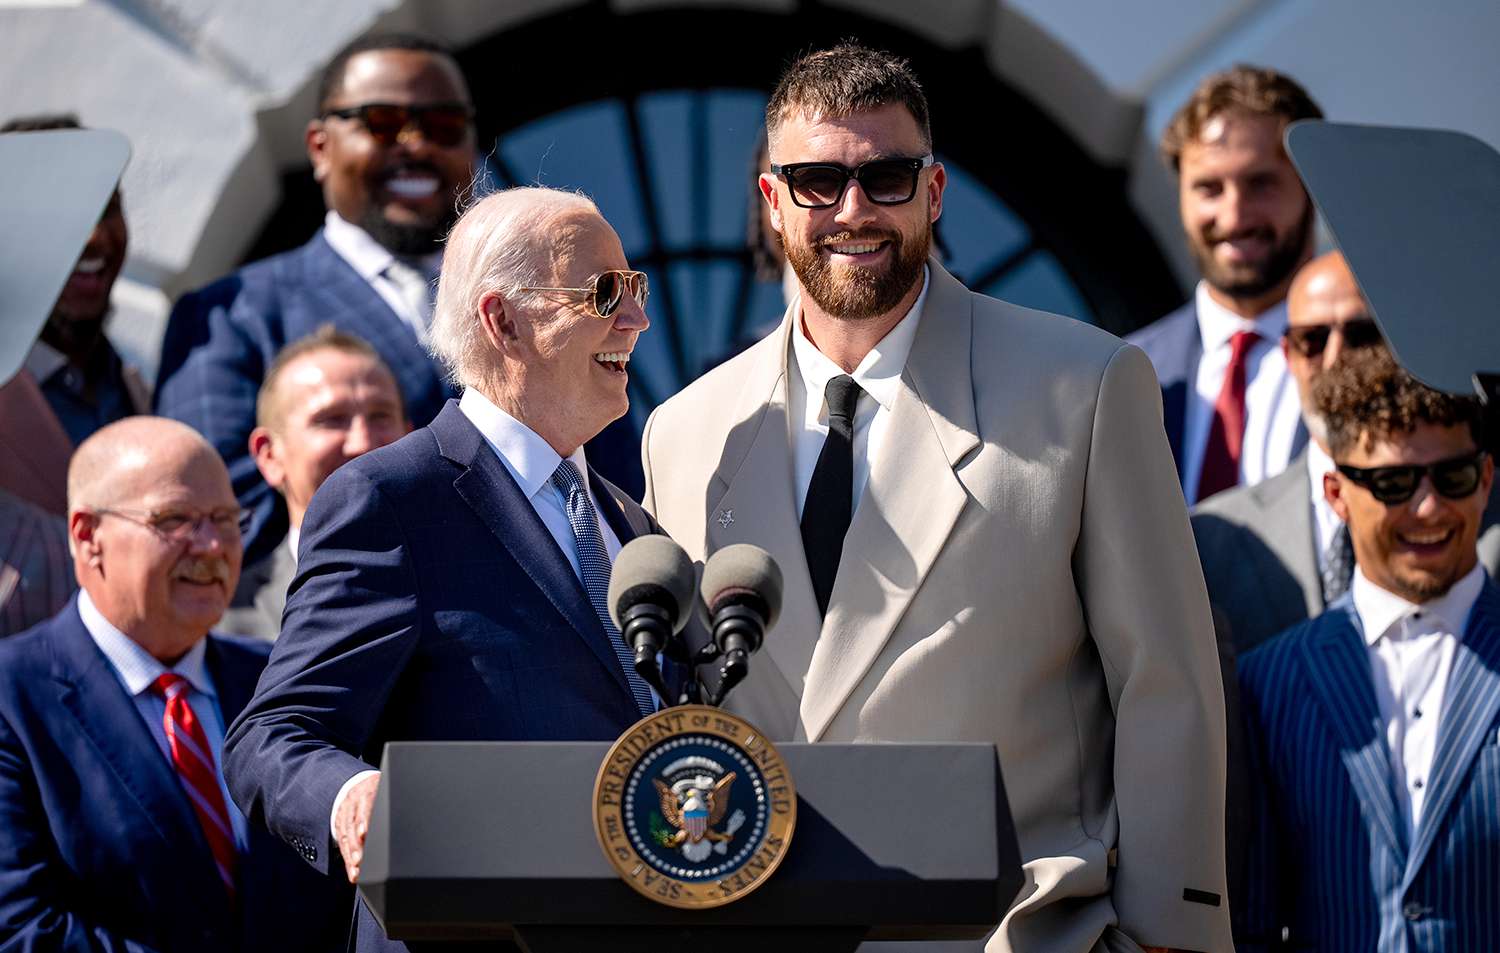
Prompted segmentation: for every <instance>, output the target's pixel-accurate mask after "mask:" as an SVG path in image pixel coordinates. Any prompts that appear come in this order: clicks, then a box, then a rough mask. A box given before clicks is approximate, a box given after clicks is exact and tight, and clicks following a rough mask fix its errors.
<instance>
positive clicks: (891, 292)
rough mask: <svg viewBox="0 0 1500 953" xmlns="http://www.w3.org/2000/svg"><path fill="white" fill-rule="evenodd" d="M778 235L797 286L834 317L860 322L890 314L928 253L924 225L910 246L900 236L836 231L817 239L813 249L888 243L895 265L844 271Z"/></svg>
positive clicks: (929, 235) (929, 242) (928, 236)
mask: <svg viewBox="0 0 1500 953" xmlns="http://www.w3.org/2000/svg"><path fill="white" fill-rule="evenodd" d="M777 237H778V238H779V239H780V240H781V247H782V249H783V250H785V251H786V259H787V261H788V262H790V263H791V266H792V270H793V271H794V272H796V274H797V279H798V280H799V281H800V282H801V283H802V287H803V289H804V290H806V291H807V293H808V294H809V295H810V296H811V297H812V299H813V301H815V302H817V304H818V307H820V308H822V309H823V310H824V311H825V312H827V313H828V314H830V315H832V316H833V317H835V318H844V319H848V320H861V319H865V318H874V317H878V316H880V315H882V314H885V313H887V312H889V311H890V310H891V309H893V308H895V307H896V305H898V304H900V303H901V299H902V298H904V297H906V294H907V292H909V291H911V289H912V287H913V286H914V285H915V284H916V283H917V281H918V279H920V278H921V276H922V266H923V265H925V264H926V263H927V255H928V253H929V252H930V251H931V249H932V227H931V226H930V225H929V226H928V227H927V229H925V230H924V231H923V232H922V233H921V234H920V235H919V236H918V237H917V238H916V240H915V241H913V242H912V243H911V245H910V247H907V245H906V243H905V242H904V241H903V240H902V237H901V234H900V233H899V232H894V231H892V232H864V233H860V234H858V235H856V234H855V233H853V232H847V231H846V232H839V233H837V234H835V235H827V236H824V237H823V238H820V239H818V241H817V242H816V243H815V244H816V245H820V246H821V245H828V244H832V243H835V242H848V241H859V240H870V241H888V242H890V244H891V250H892V252H893V253H894V254H893V257H894V259H895V260H894V261H893V262H892V263H891V265H890V266H889V267H888V268H885V269H884V270H881V269H877V268H864V267H854V268H844V269H841V270H839V271H835V270H834V269H833V268H832V267H831V266H830V265H829V263H828V259H826V258H824V257H823V256H822V255H820V254H819V253H818V249H817V248H816V247H814V245H813V244H806V245H803V244H797V243H793V242H788V241H787V240H786V236H784V235H782V234H781V233H780V232H778V233H777Z"/></svg>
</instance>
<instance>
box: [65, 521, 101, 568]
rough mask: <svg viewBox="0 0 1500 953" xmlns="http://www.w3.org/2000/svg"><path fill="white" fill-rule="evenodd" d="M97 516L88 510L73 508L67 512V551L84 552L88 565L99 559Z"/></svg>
mask: <svg viewBox="0 0 1500 953" xmlns="http://www.w3.org/2000/svg"><path fill="white" fill-rule="evenodd" d="M98 528H99V517H98V516H95V515H94V514H93V513H90V512H89V511H88V510H74V511H73V512H71V513H69V514H68V551H69V552H71V553H73V554H75V556H76V555H77V554H78V553H82V554H84V556H86V557H87V562H88V564H89V565H90V566H93V565H96V564H97V563H98V561H99V539H98V537H97V535H96V532H95V531H96V530H98Z"/></svg>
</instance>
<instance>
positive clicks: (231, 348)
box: [156, 230, 456, 564]
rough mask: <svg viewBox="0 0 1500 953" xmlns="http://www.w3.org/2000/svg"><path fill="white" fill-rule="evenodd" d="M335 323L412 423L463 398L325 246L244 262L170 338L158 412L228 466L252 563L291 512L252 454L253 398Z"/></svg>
mask: <svg viewBox="0 0 1500 953" xmlns="http://www.w3.org/2000/svg"><path fill="white" fill-rule="evenodd" d="M323 324H332V325H334V326H335V327H337V328H338V329H339V330H341V331H347V332H349V333H351V334H356V335H358V336H359V337H362V338H364V339H365V340H366V341H368V342H369V343H370V346H371V347H373V348H375V350H376V352H377V353H379V354H380V359H381V360H383V361H385V363H386V365H387V366H388V367H389V368H390V369H391V373H393V374H395V375H396V383H397V384H399V385H400V386H401V395H402V397H403V398H405V400H406V415H407V417H408V418H409V419H410V420H411V422H412V426H414V427H422V426H425V425H426V424H427V423H428V422H429V421H431V420H432V418H434V417H436V416H437V413H438V411H439V410H442V408H443V401H444V400H446V399H447V398H448V397H450V396H456V392H455V391H453V389H452V388H450V387H449V386H448V385H447V384H446V383H445V382H444V380H443V373H442V369H441V368H439V367H438V365H437V364H436V363H434V362H433V359H432V358H431V357H429V356H428V354H427V351H426V350H425V349H424V348H423V346H422V344H421V342H419V341H418V340H417V336H416V335H415V334H414V333H412V330H411V328H410V327H409V326H408V325H407V324H406V322H405V321H402V320H401V319H400V318H399V317H397V316H396V315H395V313H394V312H392V311H391V308H390V306H389V305H387V304H386V303H385V300H384V299H383V298H381V297H380V295H379V294H378V293H377V292H376V291H375V289H374V288H372V287H370V285H369V283H367V282H366V281H365V280H364V279H363V278H361V277H360V276H359V273H358V272H356V271H355V270H354V269H353V268H352V267H350V265H349V263H348V262H346V261H344V259H343V258H341V257H339V254H338V253H337V252H335V251H334V250H333V248H332V247H330V246H329V244H328V242H327V241H325V240H324V239H323V232H322V231H321V230H320V231H319V232H318V233H317V234H316V235H314V236H313V237H312V240H311V241H309V242H308V243H307V244H305V245H303V246H302V247H301V248H296V249H293V250H292V251H289V252H286V253H284V254H281V255H275V256H272V257H270V258H267V259H264V260H263V261H258V262H255V263H254V264H251V265H246V266H245V267H244V268H241V269H240V270H239V271H237V272H235V273H234V274H232V275H229V276H228V277H225V278H222V279H220V280H219V281H216V282H214V283H213V284H211V285H209V286H208V287H206V288H203V289H201V290H199V291H195V292H193V293H191V294H187V295H184V296H183V297H182V299H181V300H180V301H178V302H177V306H176V307H175V308H173V309H172V317H171V319H170V320H169V321H168V322H167V331H166V334H165V336H164V337H163V338H162V345H161V372H160V375H159V378H158V383H157V387H156V412H157V413H159V414H161V415H162V416H164V417H172V418H175V419H177V420H180V421H182V422H183V423H185V424H187V425H188V426H190V427H192V428H193V429H195V430H197V431H198V432H199V433H201V434H203V435H204V436H205V437H207V438H208V441H209V443H212V444H213V445H214V448H215V449H216V450H218V451H219V455H220V456H222V457H223V458H224V461H225V463H226V464H228V466H229V476H230V478H231V479H232V480H233V481H234V492H235V495H236V496H238V497H239V500H240V505H241V506H243V507H245V508H246V509H249V510H250V511H252V513H253V514H254V517H253V519H252V521H251V525H250V532H249V533H248V534H246V537H245V562H246V563H247V564H249V563H253V562H255V561H257V560H259V559H262V558H264V557H265V556H267V555H269V554H270V552H271V551H272V550H273V549H275V547H276V544H277V543H279V542H281V540H282V539H283V538H284V537H285V536H286V505H285V504H284V503H283V502H282V499H281V497H280V495H278V494H276V493H274V492H272V491H271V488H270V487H268V486H266V483H265V481H264V480H263V479H262V478H261V475H260V470H258V469H256V466H255V460H254V459H253V458H252V457H251V456H250V447H249V440H250V431H251V430H252V429H254V427H255V395H256V393H257V392H258V391H259V390H260V384H261V381H262V380H263V379H264V377H265V373H266V368H267V367H268V366H269V365H270V363H271V361H272V360H274V359H275V357H276V352H277V351H279V350H281V348H282V347H284V346H285V345H287V344H290V343H292V342H293V341H296V340H298V339H299V338H304V337H306V336H308V335H309V334H312V333H313V332H314V331H316V330H317V329H318V328H319V327H320V326H321V325H323Z"/></svg>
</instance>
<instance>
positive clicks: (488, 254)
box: [427, 186, 599, 387]
mask: <svg viewBox="0 0 1500 953" xmlns="http://www.w3.org/2000/svg"><path fill="white" fill-rule="evenodd" d="M578 210H586V211H590V212H593V213H594V214H596V215H597V214H599V209H598V207H597V206H595V205H594V203H593V201H592V200H591V199H589V197H588V196H586V195H584V194H583V193H581V192H571V191H567V190H564V189H551V188H547V187H545V186H518V187H516V188H512V189H504V190H502V191H499V192H493V193H491V194H489V195H487V196H485V197H484V198H482V199H480V200H479V201H478V202H475V203H474V204H473V205H472V206H470V207H469V208H468V210H467V211H465V212H464V214H463V216H462V217H461V218H459V220H458V223H457V224H456V225H454V226H453V231H452V233H450V234H449V236H448V244H447V247H446V248H445V249H444V251H443V270H442V275H441V277H440V278H439V279H438V292H437V303H436V305H435V306H434V308H433V316H432V327H431V329H430V332H429V334H428V337H427V349H428V350H429V351H431V352H432V356H433V357H435V358H437V359H438V360H439V361H441V362H442V364H443V365H444V366H445V367H446V368H447V369H448V378H449V380H451V381H453V383H454V384H456V385H458V386H460V387H470V386H474V385H476V384H480V383H483V382H484V381H485V379H486V377H487V376H488V375H489V374H490V373H491V372H492V366H493V362H492V361H491V360H490V359H489V357H488V355H487V353H486V352H487V351H488V349H489V342H488V341H487V340H486V339H485V336H484V329H483V328H482V327H481V326H480V323H479V301H480V299H481V298H483V297H484V296H485V295H486V294H491V293H496V294H499V295H501V296H502V297H506V298H511V297H513V296H514V295H515V294H516V293H517V289H520V288H524V287H527V286H530V285H541V284H546V283H547V282H548V281H549V280H550V277H549V273H548V271H547V270H546V269H547V266H548V265H549V264H550V263H551V261H552V255H551V249H550V239H551V236H550V234H549V230H548V228H547V226H548V225H549V224H550V223H551V221H552V220H553V219H554V218H556V217H557V216H559V215H561V214H563V213H565V212H572V211H578Z"/></svg>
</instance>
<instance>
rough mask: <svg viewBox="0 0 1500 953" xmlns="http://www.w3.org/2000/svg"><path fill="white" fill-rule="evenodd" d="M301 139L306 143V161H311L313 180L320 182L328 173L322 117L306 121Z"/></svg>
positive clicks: (326, 132) (325, 136) (326, 140)
mask: <svg viewBox="0 0 1500 953" xmlns="http://www.w3.org/2000/svg"><path fill="white" fill-rule="evenodd" d="M302 141H303V142H304V143H305V144H306V145H307V161H309V162H311V163H312V168H313V180H314V181H316V182H322V181H323V179H324V178H325V177H326V176H327V175H328V163H329V160H328V130H327V129H325V128H324V127H323V120H322V119H311V120H309V121H308V123H307V131H306V132H304V133H303V134H302Z"/></svg>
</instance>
